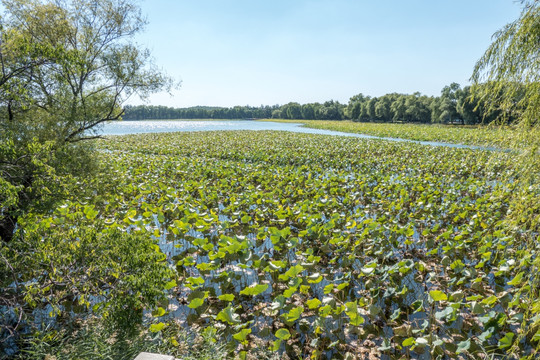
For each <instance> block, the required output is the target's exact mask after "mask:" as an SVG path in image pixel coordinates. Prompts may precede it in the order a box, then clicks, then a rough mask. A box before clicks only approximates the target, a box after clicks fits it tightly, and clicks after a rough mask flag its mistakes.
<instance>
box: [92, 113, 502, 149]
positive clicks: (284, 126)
mask: <svg viewBox="0 0 540 360" xmlns="http://www.w3.org/2000/svg"><path fill="white" fill-rule="evenodd" d="M221 130H254V131H261V130H274V131H290V132H297V133H305V134H319V135H333V136H346V137H355V138H362V139H382V140H388V141H408V142H414V143H417V144H422V145H430V146H446V147H455V148H469V149H482V150H494V149H492V148H486V147H481V146H472V145H463V144H452V143H444V142H436V141H416V140H409V139H401V138H391V137H378V136H372V135H366V134H354V133H346V132H341V131H332V130H322V129H311V128H307V127H304V125H303V124H298V123H289V122H287V123H281V122H272V121H253V120H140V121H127V120H125V121H116V122H111V123H108V124H106V125H105V126H104V127H103V133H102V135H129V134H145V133H161V132H177V131H221Z"/></svg>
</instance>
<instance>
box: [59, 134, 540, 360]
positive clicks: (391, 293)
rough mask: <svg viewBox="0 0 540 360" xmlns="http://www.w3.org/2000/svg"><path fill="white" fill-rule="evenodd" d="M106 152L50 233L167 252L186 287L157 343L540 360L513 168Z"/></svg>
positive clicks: (527, 230) (531, 235)
mask: <svg viewBox="0 0 540 360" xmlns="http://www.w3.org/2000/svg"><path fill="white" fill-rule="evenodd" d="M98 146H99V147H101V148H102V149H104V150H106V151H101V152H100V156H101V157H102V161H103V162H104V163H106V164H107V168H108V170H106V171H105V172H104V173H103V174H102V176H99V177H96V178H94V179H93V180H92V181H91V182H89V183H86V184H84V187H85V188H87V189H95V191H94V194H93V195H92V196H89V197H88V198H86V199H84V201H82V200H80V199H78V200H76V199H73V200H72V201H71V202H67V203H66V204H65V205H64V206H63V207H62V208H60V209H58V210H57V211H56V212H55V214H54V216H53V217H52V218H51V219H49V221H50V222H51V223H53V224H55V225H54V226H56V227H70V226H74V225H77V226H80V225H81V224H83V223H87V224H88V223H90V224H91V223H93V224H98V223H99V224H102V225H103V226H105V227H117V228H120V229H123V230H124V231H128V232H137V233H142V234H146V235H147V236H152V237H153V238H154V239H155V241H156V244H158V245H159V247H160V250H159V251H160V252H162V253H163V258H162V259H161V261H168V262H169V264H170V266H171V268H173V269H174V271H175V280H174V281H173V282H171V283H170V285H169V286H168V288H170V289H169V296H170V301H169V304H167V305H166V304H162V305H161V307H158V308H156V309H149V310H153V313H154V318H153V320H152V321H153V325H152V327H151V330H152V331H154V332H156V333H159V332H160V331H162V329H164V328H165V327H166V326H167V323H168V322H169V321H172V319H174V321H179V322H180V323H182V324H183V325H184V326H186V327H189V328H191V329H193V331H199V332H203V331H208V329H212V331H214V330H215V329H217V331H218V333H219V334H221V335H220V336H221V338H222V339H223V340H224V341H226V342H228V344H229V346H230V349H231V353H234V354H236V356H239V357H249V356H252V355H253V354H257V353H258V352H261V351H262V349H266V351H268V349H270V352H272V353H273V354H274V356H275V357H279V358H285V357H289V358H313V359H317V358H323V359H324V358H347V359H354V358H367V357H371V358H381V357H383V358H388V359H393V358H403V357H407V358H426V359H428V358H435V357H440V358H456V357H458V356H460V357H462V358H468V357H475V358H480V357H486V358H491V357H496V358H497V357H502V356H504V355H509V356H510V354H514V355H515V356H517V357H519V356H527V355H529V356H531V357H533V356H535V354H537V353H536V352H535V351H536V350H535V348H536V349H537V348H538V341H539V340H540V332H538V322H539V321H538V320H539V318H540V317H539V315H538V314H540V306H539V301H538V291H537V287H538V285H539V284H538V265H539V261H538V233H537V232H535V231H537V227H535V226H536V225H535V224H532V225H531V224H522V225H520V226H510V225H508V224H507V222H506V218H507V216H508V214H510V213H511V212H512V211H513V208H512V206H511V202H510V201H509V198H510V197H511V196H512V194H513V191H514V186H515V185H514V182H511V181H506V180H505V181H503V179H510V178H512V176H513V174H514V169H513V168H512V162H511V161H507V160H508V159H507V158H506V157H507V156H510V155H508V154H501V153H498V154H497V159H496V161H495V160H493V159H492V158H491V157H492V156H493V154H492V152H489V151H481V150H471V149H457V148H447V147H429V146H422V145H419V144H414V143H407V142H387V141H381V140H367V139H357V138H344V137H333V136H322V135H312V134H295V133H286V132H273V131H264V132H253V131H236V132H232V131H231V132H227V131H223V132H204V133H174V134H172V133H171V134H144V135H131V136H124V137H115V138H114V139H108V140H104V141H101V142H100V143H99V144H98ZM537 185H538V184H536V185H535V184H533V186H531V188H530V189H529V192H528V193H527V196H531V197H537V196H538V186H537ZM75 213H79V214H80V213H84V214H86V216H77V217H69V216H68V214H75ZM73 219H76V220H73ZM74 221H76V223H75V224H74Z"/></svg>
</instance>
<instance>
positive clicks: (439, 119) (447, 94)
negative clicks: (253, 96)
mask: <svg viewBox="0 0 540 360" xmlns="http://www.w3.org/2000/svg"><path fill="white" fill-rule="evenodd" d="M488 108H489V107H488V105H487V104H485V103H483V102H482V101H481V100H478V99H475V98H473V97H472V96H471V88H470V87H469V86H467V87H464V88H461V86H460V85H459V84H456V83H452V84H450V85H449V86H445V87H444V88H443V89H442V91H441V95H440V96H436V97H435V96H425V95H422V94H420V93H418V92H416V93H414V94H398V93H392V94H386V95H384V96H380V97H371V96H366V95H363V94H358V95H355V96H353V97H351V98H350V100H349V103H348V104H341V103H339V102H338V101H333V100H330V101H326V102H325V103H322V104H321V103H310V104H303V105H301V104H299V103H295V102H291V103H288V104H285V105H273V106H260V107H252V106H235V107H232V108H223V107H207V106H197V107H189V108H171V107H166V106H147V105H139V106H127V107H126V108H125V115H124V117H123V118H124V119H126V120H146V119H269V118H273V119H298V120H353V121H366V122H369V121H372V122H408V123H411V122H418V123H458V124H478V123H482V122H483V123H489V122H491V121H493V120H495V119H497V118H498V117H499V115H500V114H499V113H498V112H497V111H491V110H488ZM513 120H514V118H513V117H512V116H511V115H510V116H507V118H506V121H509V122H511V121H513Z"/></svg>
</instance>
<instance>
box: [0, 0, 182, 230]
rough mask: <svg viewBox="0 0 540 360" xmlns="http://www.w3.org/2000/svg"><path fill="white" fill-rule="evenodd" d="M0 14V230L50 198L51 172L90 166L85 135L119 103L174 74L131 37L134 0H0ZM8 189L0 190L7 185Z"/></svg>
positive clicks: (139, 21) (136, 21)
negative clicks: (165, 70) (166, 72)
mask: <svg viewBox="0 0 540 360" xmlns="http://www.w3.org/2000/svg"><path fill="white" fill-rule="evenodd" d="M2 4H3V6H4V12H3V14H2V15H1V17H0V70H1V73H0V130H1V131H0V173H1V174H2V183H1V184H0V186H1V187H0V189H2V194H1V198H6V199H9V201H8V202H2V208H1V212H0V237H2V239H4V240H9V239H11V237H12V235H13V231H14V229H15V225H16V222H17V218H18V216H19V215H21V214H22V213H24V212H26V211H28V210H30V209H31V208H36V207H38V208H39V206H41V205H44V203H45V202H49V201H51V200H54V198H55V197H54V196H50V195H51V194H52V193H54V192H55V191H56V189H55V187H57V184H58V183H59V182H58V181H56V180H55V178H56V177H57V176H64V175H67V174H70V173H73V172H77V171H79V172H80V171H81V169H82V167H84V168H86V169H87V168H88V164H89V159H88V151H87V150H88V149H87V145H78V144H77V143H79V142H80V141H81V140H85V139H90V138H94V137H96V136H97V134H98V133H97V131H98V129H99V125H101V124H103V123H105V122H107V121H113V120H118V119H120V118H121V116H122V114H123V109H122V104H123V103H124V102H125V101H126V100H127V99H128V98H130V97H131V96H133V95H138V96H140V97H142V98H145V97H146V96H148V94H150V93H152V92H155V91H158V90H162V89H164V88H165V89H168V88H169V87H170V86H171V85H172V81H171V80H170V79H169V78H168V77H167V76H165V75H163V74H162V73H161V72H160V71H159V69H157V67H156V66H155V65H154V64H153V62H152V58H151V56H150V53H149V51H148V50H147V49H144V48H141V47H140V46H138V45H137V44H136V43H135V42H134V35H135V34H137V33H138V32H140V31H141V30H142V29H143V28H144V25H145V20H144V18H143V17H142V15H141V13H140V9H139V8H138V7H137V6H136V5H135V3H134V2H133V1H131V0H73V1H65V0H59V1H40V0H3V1H2ZM4 189H5V191H4Z"/></svg>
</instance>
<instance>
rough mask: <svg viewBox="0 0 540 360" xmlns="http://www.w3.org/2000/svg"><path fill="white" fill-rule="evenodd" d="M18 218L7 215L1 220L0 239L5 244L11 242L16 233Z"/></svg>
mask: <svg viewBox="0 0 540 360" xmlns="http://www.w3.org/2000/svg"><path fill="white" fill-rule="evenodd" d="M16 225H17V218H16V217H15V216H13V215H6V216H5V217H4V218H2V219H1V220H0V239H2V240H3V241H4V242H10V241H11V240H12V239H13V234H14V233H15V226H16Z"/></svg>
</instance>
